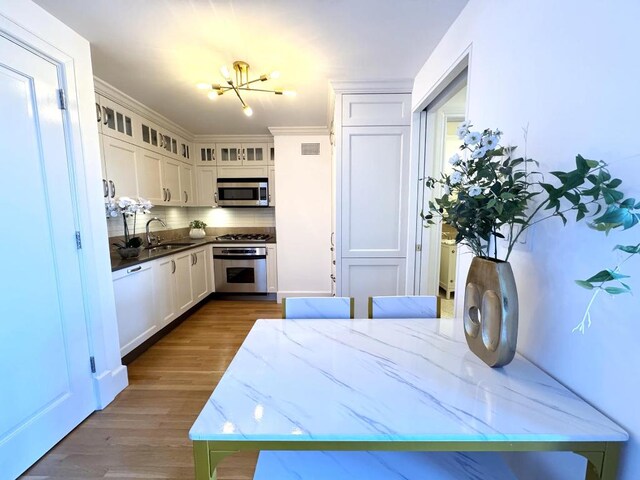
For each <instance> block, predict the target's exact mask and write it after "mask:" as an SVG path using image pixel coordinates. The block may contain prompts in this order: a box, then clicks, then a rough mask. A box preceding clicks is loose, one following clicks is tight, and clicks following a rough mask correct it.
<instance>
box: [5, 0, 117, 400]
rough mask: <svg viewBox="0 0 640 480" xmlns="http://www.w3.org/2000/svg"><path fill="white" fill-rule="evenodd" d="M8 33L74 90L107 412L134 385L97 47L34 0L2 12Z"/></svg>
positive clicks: (91, 311)
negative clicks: (112, 234)
mask: <svg viewBox="0 0 640 480" xmlns="http://www.w3.org/2000/svg"><path fill="white" fill-rule="evenodd" d="M35 32H37V34H36V33H35ZM0 35H2V36H3V37H5V38H6V39H8V40H9V41H11V42H14V43H16V44H18V45H20V46H21V47H23V48H25V49H27V50H29V51H31V52H33V53H34V54H36V55H38V56H40V57H42V58H44V59H46V60H47V61H49V62H51V63H53V64H55V65H56V66H57V68H58V78H59V85H60V87H61V88H63V89H64V90H65V92H66V103H67V109H66V110H65V111H63V125H64V130H65V142H66V147H67V158H68V163H69V170H70V182H71V185H72V192H71V194H72V197H73V201H74V203H75V206H76V208H75V211H74V215H75V221H76V228H77V230H78V231H79V232H80V235H81V239H82V249H81V250H79V256H78V257H79V263H80V270H81V281H82V290H83V292H82V293H83V298H84V311H85V321H86V324H87V334H88V337H89V338H88V343H89V351H90V355H91V356H92V357H93V358H94V361H95V367H96V373H94V374H93V388H94V392H95V408H96V409H101V408H104V407H105V406H106V405H108V404H109V403H110V402H111V401H112V400H113V399H114V398H115V396H116V395H117V394H118V393H119V392H120V391H122V390H123V389H124V388H125V387H126V386H127V384H128V379H127V370H126V367H125V366H123V365H122V362H121V359H120V351H119V340H118V326H117V320H116V313H115V300H114V296H113V284H112V280H111V262H110V257H109V253H108V242H107V241H106V239H107V238H108V237H107V226H106V222H105V221H104V218H102V213H101V212H102V211H103V210H104V204H103V199H102V192H101V188H102V187H101V184H102V181H101V178H102V175H101V163H100V144H99V140H98V129H97V127H96V123H95V113H94V112H95V110H94V98H95V95H94V85H93V72H92V68H91V56H90V49H89V43H88V42H87V41H86V40H85V39H83V38H82V37H80V36H79V35H78V34H77V33H75V32H74V31H73V30H71V29H70V28H69V27H67V26H66V25H64V24H63V23H62V22H60V21H59V20H57V19H56V18H54V17H53V16H51V15H50V14H49V13H47V12H46V11H45V10H44V9H42V8H41V7H39V6H38V5H36V4H34V3H32V2H30V1H28V0H17V1H15V2H5V3H4V4H2V5H1V6H0ZM45 38H46V39H47V40H46V41H45V40H44V39H45ZM88 363H89V359H87V364H88Z"/></svg>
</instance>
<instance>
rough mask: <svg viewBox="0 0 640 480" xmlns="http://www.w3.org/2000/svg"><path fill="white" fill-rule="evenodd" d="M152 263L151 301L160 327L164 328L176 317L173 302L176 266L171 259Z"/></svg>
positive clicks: (160, 259)
mask: <svg viewBox="0 0 640 480" xmlns="http://www.w3.org/2000/svg"><path fill="white" fill-rule="evenodd" d="M151 263H152V267H153V299H154V304H155V306H156V312H157V313H156V314H157V316H158V322H159V323H160V327H164V326H165V325H167V324H168V323H169V322H171V320H173V319H174V318H176V317H177V308H176V302H175V282H174V279H173V277H174V274H175V273H174V272H175V270H176V264H175V261H174V260H173V257H162V258H159V259H158V260H155V261H153V262H151Z"/></svg>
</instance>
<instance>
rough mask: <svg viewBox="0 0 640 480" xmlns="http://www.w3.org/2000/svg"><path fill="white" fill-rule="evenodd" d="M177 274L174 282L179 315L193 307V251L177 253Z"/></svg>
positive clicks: (175, 259) (174, 276)
mask: <svg viewBox="0 0 640 480" xmlns="http://www.w3.org/2000/svg"><path fill="white" fill-rule="evenodd" d="M172 258H173V261H174V262H175V273H174V274H173V282H174V288H175V300H176V309H177V313H178V315H180V314H182V313H184V312H186V311H187V310H188V309H189V308H190V307H191V306H192V305H193V286H192V284H191V263H192V257H191V251H186V252H182V253H176V254H175V255H174V256H173V257H172Z"/></svg>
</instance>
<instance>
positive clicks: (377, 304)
mask: <svg viewBox="0 0 640 480" xmlns="http://www.w3.org/2000/svg"><path fill="white" fill-rule="evenodd" d="M439 316H440V298H439V297H436V296H435V295H423V296H411V295H405V296H396V297H369V318H438V317H439Z"/></svg>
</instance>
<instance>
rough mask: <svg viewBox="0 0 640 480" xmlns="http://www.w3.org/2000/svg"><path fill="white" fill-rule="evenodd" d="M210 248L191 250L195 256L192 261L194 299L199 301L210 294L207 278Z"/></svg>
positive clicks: (196, 301) (195, 301)
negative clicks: (207, 257)
mask: <svg viewBox="0 0 640 480" xmlns="http://www.w3.org/2000/svg"><path fill="white" fill-rule="evenodd" d="M208 250H209V249H207V248H205V247H203V248H199V249H194V250H191V251H190V253H191V256H192V258H193V260H192V262H191V286H192V288H193V301H194V303H198V302H199V301H200V300H202V299H204V298H205V297H206V296H207V295H209V285H208V283H209V282H208V278H207V259H206V255H207V253H206V252H207V251H208Z"/></svg>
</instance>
